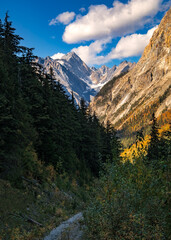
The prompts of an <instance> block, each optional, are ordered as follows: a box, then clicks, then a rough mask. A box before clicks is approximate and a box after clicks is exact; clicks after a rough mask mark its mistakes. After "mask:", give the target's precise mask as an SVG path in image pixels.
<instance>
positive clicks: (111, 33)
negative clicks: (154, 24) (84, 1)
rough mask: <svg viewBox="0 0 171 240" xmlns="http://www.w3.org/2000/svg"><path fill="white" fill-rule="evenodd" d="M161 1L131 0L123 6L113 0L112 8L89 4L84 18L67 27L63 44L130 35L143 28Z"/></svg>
mask: <svg viewBox="0 0 171 240" xmlns="http://www.w3.org/2000/svg"><path fill="white" fill-rule="evenodd" d="M161 2H162V0H130V1H128V3H127V4H123V3H121V2H119V1H114V2H113V7H112V8H107V6H106V5H92V6H90V7H89V12H88V13H87V14H86V15H84V16H82V17H79V18H77V19H76V20H75V22H73V23H71V24H69V25H68V26H66V28H65V32H64V34H63V41H65V42H66V43H77V42H80V41H89V40H99V39H104V38H106V37H112V38H114V37H117V36H121V37H122V36H124V35H125V34H130V33H132V32H133V31H135V30H137V29H138V28H140V27H143V26H144V24H145V23H146V22H147V21H148V20H149V18H150V17H152V16H154V15H155V14H156V13H157V12H158V10H159V8H160V6H161ZM72 19H73V18H72ZM51 25H52V24H51Z"/></svg>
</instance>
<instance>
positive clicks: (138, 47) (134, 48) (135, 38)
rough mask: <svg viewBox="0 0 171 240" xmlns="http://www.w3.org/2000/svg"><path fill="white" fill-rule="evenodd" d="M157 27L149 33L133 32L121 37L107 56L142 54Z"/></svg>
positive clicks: (115, 57) (110, 57)
mask: <svg viewBox="0 0 171 240" xmlns="http://www.w3.org/2000/svg"><path fill="white" fill-rule="evenodd" d="M156 28H157V26H156V27H154V28H152V29H150V30H149V31H148V32H147V34H132V35H129V36H126V37H123V38H121V39H120V41H119V42H118V44H117V46H116V48H113V49H112V50H111V52H110V53H109V54H108V55H107V57H106V58H107V59H108V60H111V59H118V58H127V57H132V56H140V55H141V54H142V53H143V51H144V48H145V47H146V46H147V44H148V43H149V40H150V38H151V37H152V35H153V32H154V31H155V30H156Z"/></svg>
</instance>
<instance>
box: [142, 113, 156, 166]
mask: <svg viewBox="0 0 171 240" xmlns="http://www.w3.org/2000/svg"><path fill="white" fill-rule="evenodd" d="M150 137H151V139H150V144H149V147H148V153H147V159H146V161H145V163H146V164H147V165H151V166H153V167H156V166H157V162H158V160H159V133H158V126H157V119H156V118H155V114H154V113H153V114H152V128H151V133H150Z"/></svg>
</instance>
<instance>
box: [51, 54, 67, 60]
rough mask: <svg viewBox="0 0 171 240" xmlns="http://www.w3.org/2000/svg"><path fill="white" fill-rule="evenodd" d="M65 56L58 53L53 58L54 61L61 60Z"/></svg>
mask: <svg viewBox="0 0 171 240" xmlns="http://www.w3.org/2000/svg"><path fill="white" fill-rule="evenodd" d="M64 55H65V54H63V53H56V54H54V55H53V56H51V58H52V59H61V58H62V57H63V56H64Z"/></svg>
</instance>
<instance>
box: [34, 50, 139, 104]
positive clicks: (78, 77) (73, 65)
mask: <svg viewBox="0 0 171 240" xmlns="http://www.w3.org/2000/svg"><path fill="white" fill-rule="evenodd" d="M37 61H38V63H40V64H42V65H43V67H44V68H45V71H46V72H47V73H49V71H50V68H51V67H52V68H53V71H54V76H55V79H56V80H57V81H60V83H61V84H62V85H63V86H64V89H65V91H66V93H67V94H68V95H69V96H71V93H72V91H73V93H74V97H75V99H76V102H77V103H78V102H79V101H80V99H81V98H84V99H85V100H86V101H87V102H89V101H90V100H91V97H93V96H95V95H96V94H97V92H98V91H99V90H100V89H101V87H102V86H103V85H104V84H105V83H107V82H108V81H109V80H110V79H111V78H112V77H113V76H115V75H118V74H120V73H122V72H125V71H127V70H129V69H131V68H132V67H133V66H134V65H135V63H129V62H126V61H124V62H122V63H121V64H120V65H119V66H113V67H112V68H108V67H106V66H102V67H101V68H99V69H96V68H89V67H88V66H87V65H86V64H85V63H84V62H83V61H82V60H81V59H80V58H79V56H77V55H76V54H75V53H74V52H70V53H67V54H66V55H64V56H63V57H62V58H61V59H52V58H50V57H46V58H45V59H43V58H38V59H37Z"/></svg>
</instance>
